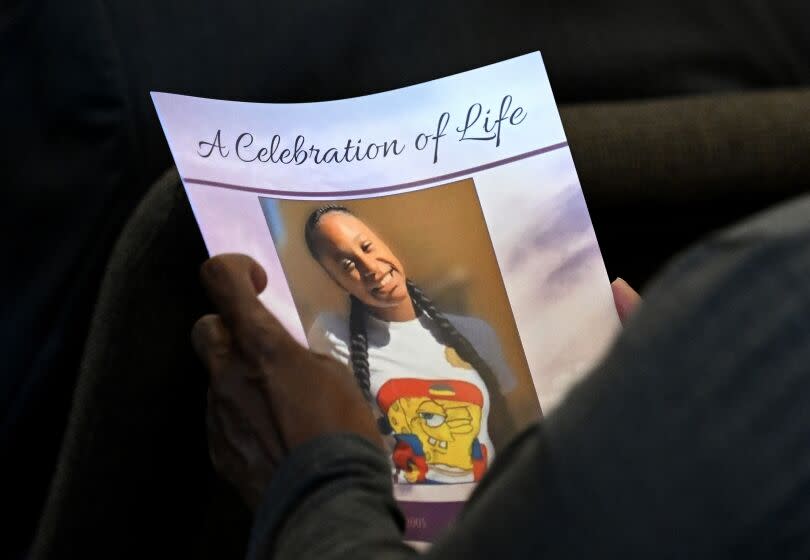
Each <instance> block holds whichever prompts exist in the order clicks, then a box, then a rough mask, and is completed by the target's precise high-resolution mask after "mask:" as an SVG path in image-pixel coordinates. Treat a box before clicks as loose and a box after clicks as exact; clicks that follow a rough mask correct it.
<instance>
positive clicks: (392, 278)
mask: <svg viewBox="0 0 810 560" xmlns="http://www.w3.org/2000/svg"><path fill="white" fill-rule="evenodd" d="M304 238H305V241H306V246H307V248H308V249H309V252H310V254H311V256H312V257H313V258H314V259H315V260H316V261H317V263H318V264H319V265H320V267H321V268H322V269H323V270H324V271H325V272H326V274H327V275H328V277H329V278H330V279H331V280H332V281H333V282H334V283H335V284H337V285H338V286H339V287H340V288H341V289H342V290H343V291H344V292H345V293H346V294H347V295H348V298H349V302H350V303H349V317H348V320H347V319H346V318H345V317H344V316H341V315H339V314H336V313H331V312H324V313H320V314H319V315H318V316H317V318H316V319H315V321H314V323H313V324H312V326H311V328H310V329H309V333H308V337H307V338H308V340H309V343H310V347H311V348H312V350H314V351H316V352H319V353H322V354H326V355H329V356H332V357H334V358H336V359H337V360H339V361H342V362H343V363H345V364H347V365H348V366H349V367H350V369H351V371H352V372H353V374H354V376H355V378H356V380H357V383H358V385H359V386H360V388H361V390H362V391H363V394H364V395H365V397H366V399H367V400H368V401H369V403H370V404H371V405H372V407H374V408H375V409H376V411H377V414H378V418H379V425H380V430H381V432H382V433H383V434H384V435H386V436H389V437H390V441H391V445H392V455H391V459H392V463H393V466H394V471H395V478H396V480H397V481H398V482H400V483H411V484H414V483H445V484H446V483H462V482H474V481H477V480H479V479H480V478H481V476H483V474H484V472H486V470H487V467H488V465H489V463H490V462H491V461H492V459H493V457H494V454H495V452H496V450H497V449H498V448H499V447H500V446H501V445H503V444H504V443H505V442H506V441H507V440H508V439H509V437H510V436H512V435H513V434H514V431H515V427H514V425H513V421H512V418H511V414H510V411H509V409H508V407H507V405H506V401H505V399H504V394H505V393H508V392H509V391H511V390H512V389H513V388H514V387H515V377H514V375H513V373H512V371H511V370H510V368H509V366H508V365H507V363H506V360H505V359H504V356H503V352H502V350H501V345H500V342H499V340H498V337H497V335H496V333H495V331H494V330H493V329H492V327H490V326H489V325H488V324H487V323H486V322H484V321H483V320H481V319H478V318H474V317H467V316H460V315H451V314H445V313H442V312H441V311H440V310H439V309H438V308H437V307H436V305H435V304H434V303H433V301H432V300H431V299H430V297H429V296H428V295H427V294H425V293H424V291H423V290H422V289H420V288H419V286H417V285H416V283H414V282H413V281H411V280H410V279H409V277H408V275H407V272H406V268H405V266H404V264H403V263H402V262H401V261H400V259H399V258H398V257H397V255H396V254H394V252H393V251H392V250H391V249H390V247H389V246H388V244H386V242H385V241H384V240H383V239H381V238H380V236H379V235H377V233H376V232H375V231H374V230H373V229H372V228H371V227H369V226H368V225H367V224H366V223H365V222H364V221H363V220H362V219H361V218H360V217H359V216H357V215H355V213H353V212H352V211H351V210H349V209H348V208H347V207H346V206H341V205H336V204H329V205H324V206H321V207H319V208H317V209H315V210H314V211H312V212H311V214H310V215H309V216H308V218H307V220H306V223H305V226H304Z"/></svg>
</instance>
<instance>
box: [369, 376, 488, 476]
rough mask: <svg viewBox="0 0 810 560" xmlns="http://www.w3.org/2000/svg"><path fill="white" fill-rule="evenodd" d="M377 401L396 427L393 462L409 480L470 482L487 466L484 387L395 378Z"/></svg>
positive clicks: (453, 380) (392, 428)
mask: <svg viewBox="0 0 810 560" xmlns="http://www.w3.org/2000/svg"><path fill="white" fill-rule="evenodd" d="M377 404H378V405H379V407H380V410H382V412H383V414H385V418H386V420H387V422H388V424H389V426H390V428H391V431H392V432H393V436H394V438H395V440H396V446H395V447H394V451H393V462H394V466H395V467H396V469H397V470H398V471H399V472H401V473H402V474H403V476H404V478H405V480H406V481H408V482H411V483H418V482H443V483H453V482H470V481H473V480H478V479H480V478H481V477H482V476H483V474H484V472H485V471H486V467H487V448H486V446H485V445H483V444H481V443H480V442H479V441H478V434H479V432H480V430H481V421H482V414H483V406H484V398H483V395H482V393H481V390H480V389H479V388H478V387H476V386H475V385H473V384H472V383H468V382H466V381H458V380H455V379H450V380H441V381H433V380H427V379H392V380H389V381H387V382H386V383H385V384H384V385H383V386H382V387H381V388H380V390H379V392H378V393H377Z"/></svg>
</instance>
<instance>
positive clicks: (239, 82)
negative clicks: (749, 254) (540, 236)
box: [0, 0, 810, 558]
mask: <svg viewBox="0 0 810 560" xmlns="http://www.w3.org/2000/svg"><path fill="white" fill-rule="evenodd" d="M808 21H810V3H808V2H806V1H805V0H774V1H770V2H762V1H759V0H660V1H657V2H649V1H645V2H642V1H640V0H616V1H614V2H609V3H605V2H595V1H592V0H583V1H580V2H570V1H562V0H548V1H544V2H532V3H525V2H519V1H513V0H501V1H499V2H485V1H480V0H475V1H469V2H465V3H463V5H462V4H458V3H449V2H448V3H444V2H441V3H436V2H426V1H410V2H406V3H380V2H371V1H368V2H353V3H351V4H345V3H309V2H299V3H289V2H276V1H268V0H262V1H258V0H232V1H230V2H226V3H223V2H208V1H200V0H195V1H193V2H192V1H190V0H173V1H165V0H161V1H156V0H143V1H139V2H132V1H118V2H106V1H104V0H75V1H73V2H66V3H59V2H53V1H48V0H7V1H6V2H3V3H2V5H0V100H2V108H3V109H2V111H3V115H2V122H3V131H4V143H3V148H2V150H0V185H2V188H0V208H2V210H3V221H2V224H3V233H4V242H5V243H4V245H3V247H4V266H3V268H2V270H3V274H2V275H0V278H2V288H3V292H4V294H5V298H4V300H3V304H2V307H1V308H0V329H2V330H0V356H2V368H0V374H1V375H0V413H2V425H0V456H2V457H3V461H2V462H1V463H2V465H1V466H0V469H2V471H1V472H0V496H2V497H3V499H2V508H3V510H4V511H3V513H4V514H5V515H4V518H5V519H7V522H6V525H5V527H4V529H5V530H4V534H5V537H6V538H5V539H4V542H3V544H2V545H0V546H2V550H0V556H3V557H7V558H21V557H25V556H26V555H27V554H28V553H29V551H31V550H32V548H31V546H32V544H31V543H32V542H33V540H34V536H35V534H36V531H37V526H38V525H43V524H42V523H40V518H41V517H42V513H43V511H46V513H47V515H46V519H48V520H49V521H47V522H46V523H44V525H43V526H45V527H47V528H48V530H47V531H45V532H44V533H43V531H42V529H41V530H40V539H39V541H40V542H41V543H42V542H44V543H45V544H41V545H38V547H36V549H37V550H38V551H39V552H38V553H37V554H39V555H40V556H43V557H44V556H47V554H46V552H44V551H50V553H51V555H52V556H54V557H60V554H59V552H60V551H61V552H62V555H61V556H62V557H64V556H65V555H68V554H72V555H81V554H85V553H86V554H92V553H93V552H94V551H95V552H99V551H104V552H106V553H107V554H109V550H111V549H110V548H109V547H110V546H115V547H116V549H118V550H117V551H118V552H120V553H121V554H120V557H125V556H129V555H131V556H132V557H137V556H138V555H143V554H148V553H152V552H153V550H154V549H153V548H152V546H153V544H154V543H155V542H158V541H159V538H158V537H160V538H163V540H164V541H166V542H173V543H175V546H176V547H177V551H178V554H182V553H183V552H186V553H187V544H188V542H189V539H191V537H189V534H191V533H193V532H194V531H197V533H194V534H195V535H196V534H202V533H203V531H200V530H199V528H200V527H203V526H205V527H214V528H215V527H222V526H224V525H226V524H227V523H226V521H225V520H224V518H223V517H217V516H216V515H214V514H212V515H213V516H212V517H211V516H209V517H206V515H207V514H206V515H203V514H202V513H199V512H203V511H219V510H223V509H224V510H227V509H228V508H219V510H218V509H217V508H213V507H208V505H207V504H209V495H210V493H209V492H207V491H202V490H200V488H208V486H207V485H208V484H209V482H210V480H212V478H211V475H210V472H209V471H208V470H206V469H207V466H206V465H207V463H206V459H205V447H204V445H205V442H204V437H203V434H202V432H201V428H200V427H199V426H200V423H201V420H200V416H199V414H200V413H201V412H200V406H199V405H198V402H204V390H205V386H204V383H203V378H202V377H195V376H197V375H199V371H198V369H196V368H197V367H198V366H197V365H196V364H195V363H193V362H192V361H191V358H190V357H184V358H183V360H186V361H182V360H180V359H179V358H178V359H177V360H176V361H172V360H170V359H169V357H171V356H173V355H174V354H178V353H179V352H181V350H182V351H185V349H186V348H187V346H188V334H187V333H188V328H189V327H190V325H191V323H192V322H193V318H194V316H195V315H196V314H197V313H198V312H199V311H200V309H201V308H204V306H205V303H204V300H203V299H202V298H201V297H200V295H199V294H198V293H197V292H196V291H195V290H194V289H193V288H191V287H190V286H196V270H197V267H198V265H199V262H200V260H201V259H202V258H203V257H204V251H203V250H202V247H201V245H200V243H199V238H198V234H197V232H196V230H195V226H194V222H193V220H192V219H191V216H190V215H189V214H188V212H187V207H186V206H184V205H183V204H184V201H183V198H182V191H180V190H179V186H178V185H177V182H176V179H175V180H174V181H173V182H172V181H169V183H171V185H169V183H161V184H160V185H161V186H160V188H161V189H165V191H160V190H159V189H158V190H153V191H152V192H153V193H157V194H156V195H155V196H154V197H151V198H149V197H147V198H146V199H145V198H144V197H145V195H146V193H147V192H149V189H150V186H151V185H153V184H155V183H156V181H157V180H158V179H159V177H161V176H162V174H163V173H164V172H165V171H166V170H167V169H168V168H169V167H170V166H171V158H170V154H169V150H168V147H167V145H166V143H165V140H164V138H163V135H162V133H161V131H160V126H159V123H158V121H157V118H156V116H155V113H154V109H153V107H152V104H151V101H150V99H149V91H150V90H160V91H168V92H174V93H182V94H189V95H197V96H203V97H217V98H225V99H234V100H245V101H272V102H295V101H319V100H324V99H333V98H339V97H346V96H355V95H363V94H367V93H371V92H376V91H381V90H386V89H390V88H395V87H401V86H405V85H409V84H413V83H417V82H421V81H425V80H430V79H433V78H437V77H441V76H444V75H447V74H452V73H456V72H460V71H463V70H468V69H471V68H475V67H479V66H482V65H485V64H489V63H492V62H496V61H498V60H502V59H505V58H509V57H512V56H515V55H519V54H523V53H526V52H529V51H533V50H541V51H542V52H543V55H544V60H545V63H546V66H547V69H548V74H549V77H550V80H551V84H552V87H553V89H554V91H555V94H556V97H557V101H558V103H560V105H561V115H562V118H563V124H564V126H565V128H566V133H567V136H568V139H569V142H570V145H571V151H572V153H573V156H574V161H575V162H576V164H577V168H578V171H579V175H580V179H581V182H582V187H583V190H584V192H585V196H586V200H587V202H588V207H589V210H590V212H591V216H592V218H593V222H594V227H595V229H596V233H597V236H598V238H599V241H600V247H601V249H602V253H603V255H604V257H605V261H606V264H607V267H608V270H609V273H610V275H611V276H616V275H621V276H623V277H625V278H627V279H628V280H629V281H630V283H631V284H634V285H635V286H636V287H639V288H643V287H644V285H645V284H646V283H647V282H648V281H649V279H650V278H652V277H653V275H654V273H655V271H656V270H658V269H659V268H660V267H661V266H662V265H663V263H665V262H666V261H667V260H668V259H669V258H670V257H671V256H672V255H673V254H674V253H676V252H677V251H679V250H682V249H683V248H684V247H686V246H688V245H689V244H691V243H693V242H694V241H695V240H696V239H698V238H700V237H701V236H703V235H705V234H707V233H708V232H710V231H712V230H715V229H717V228H719V227H722V226H724V225H726V224H729V223H730V222H732V221H735V220H737V219H739V218H741V217H743V216H746V215H748V214H750V213H752V212H755V211H758V210H761V209H764V208H766V207H768V206H771V205H773V204H775V203H777V202H780V201H782V200H785V199H787V198H789V197H791V196H795V195H797V194H800V193H802V192H806V191H807V190H808V186H810V158H807V153H808V150H810V109H809V107H810V94H808V91H807V85H808V83H810V64H808V61H809V60H810V33H807V22H808ZM156 188H157V187H156ZM172 189H173V190H172ZM169 191H171V192H173V193H179V194H176V195H172V196H171V197H170V196H166V197H163V198H161V193H162V192H169ZM167 201H170V202H171V204H176V205H175V206H171V207H170V209H171V211H169V209H167V207H166V206H160V204H169V202H167ZM139 203H140V204H142V206H141V210H142V211H141V212H140V213H134V212H135V209H136V207H138V204H139ZM125 224H129V228H128V229H125ZM122 231H124V232H125V233H126V232H130V233H131V232H133V231H135V232H139V233H140V236H137V235H136V236H132V235H130V236H129V237H126V236H124V238H122V237H121V232H122ZM116 241H118V245H116ZM157 255H160V256H161V257H162V258H161V259H158V258H157ZM144 259H145V260H144ZM149 259H151V260H149ZM147 262H148V263H151V266H154V267H156V266H157V264H158V263H160V265H161V268H148V267H146V264H145V263H147ZM133 263H138V265H139V266H143V267H145V268H143V269H137V270H135V269H133V268H132V267H133V266H134V264H133ZM113 265H115V266H113ZM115 267H118V268H115ZM127 267H130V268H127ZM115 271H123V272H122V273H121V274H120V275H113V272H115ZM105 277H106V278H107V280H106V281H104V279H105ZM103 285H105V286H108V287H109V288H110V289H109V293H108V297H109V298H113V294H114V296H115V299H114V301H112V300H111V302H109V303H105V301H104V298H103V297H100V295H99V294H100V288H101V287H102V286H103ZM116 290H118V291H116ZM194 298H200V299H199V300H197V299H194ZM136 302H137V304H138V305H137V306H136V305H135V303H136ZM94 310H96V311H95V318H94V319H93V317H94V315H93V313H94ZM150 311H151V312H152V313H153V316H150V317H152V319H153V321H152V322H151V323H148V324H146V323H144V318H143V316H142V314H145V313H147V312H150ZM139 314H141V315H139ZM88 333H91V335H90V336H88ZM156 333H159V336H158V335H157V334H156ZM102 335H104V336H107V337H110V340H107V339H103V340H101V339H99V337H101V336H102ZM161 345H162V346H161ZM103 348H107V349H110V353H109V354H105V353H99V352H100V350H98V349H103ZM113 349H114V350H115V352H112V350H113ZM89 350H93V352H90V351H89ZM164 350H165V354H163V353H161V352H163V351H164ZM172 352H174V354H172ZM184 356H185V355H184ZM122 357H126V358H127V360H123V359H122ZM102 358H103V359H102ZM150 359H151V361H148V360H150ZM136 366H137V369H136ZM183 368H185V369H183ZM80 371H81V375H80V373H79V372H80ZM180 371H183V372H184V373H183V375H185V376H186V377H182V379H180V378H179V377H180V373H179V372H180ZM133 379H139V380H140V382H141V383H143V384H144V385H143V386H142V387H140V386H139V387H138V388H139V391H136V390H135V389H136V387H135V385H134V383H135V382H134V381H132V380H133ZM196 379H199V380H200V381H199V382H198V383H197V382H195V381H194V380H196ZM147 381H148V383H147ZM104 383H107V384H106V385H105V384H104ZM195 383H197V384H195ZM76 387H80V388H82V389H81V390H80V391H77V390H76ZM133 395H138V398H142V399H143V402H148V403H149V406H145V407H144V409H143V411H142V412H143V413H142V414H135V413H133V411H132V410H131V409H130V408H131V406H132V404H133V401H135V400H136V398H135V397H134V396H133ZM158 397H159V398H160V399H163V400H159V401H158V400H157V399H158ZM74 399H75V400H74ZM85 399H87V400H85ZM88 402H93V403H99V402H105V403H110V406H109V407H108V408H104V410H103V412H102V411H100V410H98V409H97V408H92V407H90V405H89V404H87V403H88ZM71 407H73V410H74V414H73V416H72V418H73V420H72V421H71V423H70V424H69V422H68V417H69V411H70V410H71ZM88 407H89V408H88ZM114 412H116V413H120V414H121V418H120V423H117V422H115V421H113V418H111V417H110V414H113V413H114ZM79 419H81V421H80V420H79ZM81 422H88V423H91V424H92V427H93V430H95V431H90V429H89V428H87V427H83V426H84V425H83V424H81ZM68 425H71V426H74V427H73V428H71V429H70V430H69V431H68V432H67V433H68V437H67V438H65V433H66V426H68ZM138 430H140V431H138ZM80 434H85V435H86V437H85V438H84V439H81V440H79V439H77V436H78V435H80ZM104 434H107V436H106V437H102V435H104ZM170 434H171V435H170ZM181 434H182V435H181ZM60 453H61V459H59V457H60ZM100 458H107V461H108V462H107V463H105V464H104V465H101V464H100V463H99V461H100ZM58 459H59V462H58ZM82 460H84V461H85V462H84V463H82V462H81V461H82ZM57 464H59V465H61V466H60V467H59V469H58V470H57ZM167 465H172V469H174V470H172V471H171V472H172V474H171V475H168V474H167V470H166V469H167ZM80 466H81V468H79V467H80ZM54 473H57V475H58V476H57V477H56V478H54ZM59 473H61V474H59ZM77 473H79V474H77ZM80 481H86V483H85V484H84V485H83V486H82V485H81V484H80ZM91 481H92V483H91ZM103 481H110V482H109V484H108V485H106V486H105V485H104V484H103ZM68 489H73V490H72V491H70V492H69V491H68ZM169 496H172V497H173V498H169ZM46 500H47V502H46ZM46 503H48V504H50V505H49V506H48V507H47V508H45V509H43V508H44V507H45V504H46ZM59 504H61V505H59ZM155 504H160V507H159V508H158V507H154V505H155ZM228 511H232V510H228ZM194 512H198V513H194ZM67 519H74V520H75V521H74V522H73V523H68V522H67ZM234 523H236V522H234ZM206 524H208V525H206ZM236 525H239V524H238V523H236ZM243 525H244V523H243V524H242V525H239V527H242V529H241V530H242V533H240V534H243V533H244V527H243ZM133 532H134V533H137V534H139V535H143V538H141V539H140V540H137V539H136V540H133V539H132V538H131V535H132V534H133ZM206 534H208V535H209V537H208V540H206V539H204V538H196V537H195V539H191V540H193V541H194V542H195V543H200V544H199V551H200V553H201V554H203V552H204V554H205V555H211V556H216V554H217V552H222V551H223V550H227V551H228V552H230V553H238V552H239V550H238V546H239V545H238V544H234V543H239V542H241V541H240V540H239V539H236V538H234V539H231V540H230V541H228V543H230V544H222V542H221V541H218V542H220V544H222V546H221V547H220V546H218V545H216V544H213V543H212V541H211V540H210V539H213V538H215V537H214V536H215V535H217V534H218V532H217V531H213V530H211V531H208V532H207V533H206ZM225 540H227V539H225ZM121 542H127V543H128V547H127V548H126V550H120V549H119V548H120V543H121ZM105 546H106V548H105ZM166 546H168V545H166ZM229 547H230V548H229ZM116 549H112V550H116ZM163 550H165V551H169V550H174V549H171V548H170V547H169V548H166V547H164V548H163ZM195 550H196V549H195ZM67 551H70V552H67Z"/></svg>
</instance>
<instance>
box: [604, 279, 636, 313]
mask: <svg viewBox="0 0 810 560" xmlns="http://www.w3.org/2000/svg"><path fill="white" fill-rule="evenodd" d="M610 288H611V290H613V303H615V304H616V311H617V312H618V313H619V320H620V321H621V322H622V324H624V323H626V322H627V319H629V318H630V315H632V314H633V312H634V311H635V310H636V308H637V307H638V306H639V305H640V304H641V296H640V295H638V292H637V291H635V290H634V289H633V288H631V287H630V284H628V283H627V282H625V281H624V280H623V279H621V278H616V279H615V280H614V281H613V282H612V283H611V284H610Z"/></svg>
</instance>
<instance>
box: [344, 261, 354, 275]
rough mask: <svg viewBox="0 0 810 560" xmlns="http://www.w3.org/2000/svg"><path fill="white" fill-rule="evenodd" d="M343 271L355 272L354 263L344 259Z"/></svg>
mask: <svg viewBox="0 0 810 560" xmlns="http://www.w3.org/2000/svg"><path fill="white" fill-rule="evenodd" d="M343 270H345V271H346V272H351V271H352V270H354V261H350V260H349V259H343Z"/></svg>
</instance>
